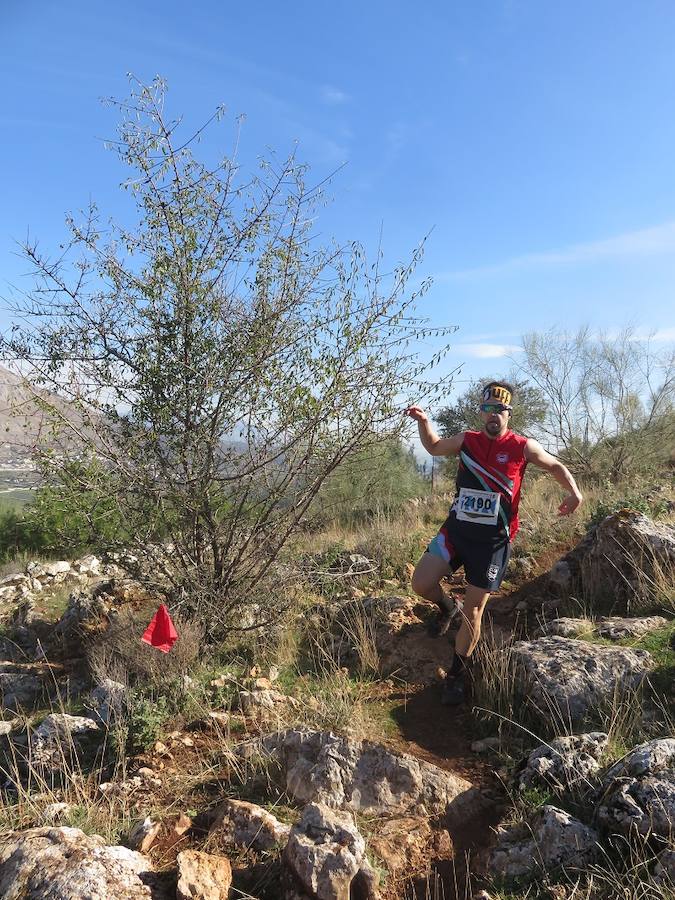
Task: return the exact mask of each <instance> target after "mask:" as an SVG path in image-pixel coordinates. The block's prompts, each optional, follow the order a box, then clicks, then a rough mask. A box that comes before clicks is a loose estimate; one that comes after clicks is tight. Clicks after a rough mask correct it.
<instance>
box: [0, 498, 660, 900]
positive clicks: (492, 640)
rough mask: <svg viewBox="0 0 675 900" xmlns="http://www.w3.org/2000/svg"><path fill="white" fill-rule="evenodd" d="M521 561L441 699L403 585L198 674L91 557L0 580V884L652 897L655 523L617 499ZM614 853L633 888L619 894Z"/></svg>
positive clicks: (436, 668)
mask: <svg viewBox="0 0 675 900" xmlns="http://www.w3.org/2000/svg"><path fill="white" fill-rule="evenodd" d="M367 562H368V561H367V560H366V561H365V562H364V561H363V559H360V560H359V558H357V557H354V558H350V560H349V566H350V571H351V568H354V569H355V570H358V568H359V566H360V565H361V564H363V570H364V571H367V565H366V564H367ZM544 562H545V563H546V568H545V570H542V560H539V561H538V560H535V559H533V558H531V557H527V556H526V555H522V554H521V555H519V556H517V557H516V559H515V560H514V565H513V570H512V572H513V574H512V575H511V578H512V582H511V586H510V587H509V588H508V589H505V590H504V591H503V592H502V593H500V594H499V595H497V596H496V597H494V598H493V599H492V600H491V601H490V606H489V614H488V616H487V622H486V633H485V639H484V643H483V648H482V650H481V653H480V654H479V658H478V660H477V662H476V665H475V669H474V686H473V695H472V700H471V702H469V703H467V704H465V705H464V706H462V707H460V708H457V709H447V708H444V707H442V706H441V705H440V702H439V701H440V682H441V679H442V677H443V668H444V666H446V665H447V664H448V662H449V658H450V650H449V644H448V639H447V638H444V639H439V638H434V637H432V636H431V634H430V630H429V627H428V626H429V623H430V621H431V619H432V617H433V610H432V608H431V606H430V605H429V604H427V603H425V602H423V601H420V600H418V599H416V598H414V597H412V596H411V595H410V593H409V592H408V591H406V590H405V589H402V588H405V586H404V585H399V586H398V588H399V590H398V591H396V590H395V588H396V587H397V585H391V588H392V589H391V590H389V591H386V590H385V591H382V590H380V591H378V593H377V594H376V595H372V596H371V595H369V594H368V593H367V592H365V593H364V592H363V591H360V590H356V589H355V590H352V591H351V595H350V594H349V593H348V594H347V595H345V596H342V597H339V598H337V599H335V600H333V601H332V602H331V603H330V604H317V605H315V606H312V607H310V608H308V609H306V610H305V611H304V612H303V614H302V616H301V618H302V625H303V627H304V628H305V629H306V631H309V632H311V631H314V632H316V633H319V634H321V636H322V643H321V647H322V650H323V652H325V654H326V659H328V658H329V659H330V660H331V661H332V664H333V666H332V668H330V671H329V673H328V674H329V676H330V677H324V676H326V672H325V671H324V670H321V673H320V674H321V675H322V678H318V677H317V675H316V672H314V673H313V674H312V673H311V672H309V671H301V672H300V674H299V675H298V676H297V677H294V678H293V679H290V678H289V677H287V674H286V673H285V672H284V671H283V667H279V666H276V665H273V664H272V665H267V664H266V665H265V666H262V667H261V666H260V665H257V666H253V665H251V663H250V661H248V662H243V661H240V662H239V663H238V665H237V666H232V665H231V664H230V663H228V662H227V661H223V662H222V663H220V662H216V663H214V664H213V666H212V667H211V669H210V670H209V671H208V675H205V670H203V669H202V670H200V675H199V677H197V674H196V672H195V671H193V669H191V667H190V659H189V655H188V649H187V648H188V645H189V636H190V632H189V629H187V628H186V629H183V628H181V627H179V631H180V633H181V638H180V639H179V641H178V643H177V644H176V645H175V648H174V650H172V651H171V653H170V654H168V656H167V658H166V659H159V654H158V651H155V650H154V649H153V648H150V647H147V646H146V645H141V644H140V641H139V637H140V633H142V627H141V626H142V623H143V621H144V620H143V615H145V612H146V611H147V610H148V609H150V608H151V607H152V603H153V598H152V597H148V596H147V594H146V593H145V592H144V591H143V589H142V588H141V587H140V586H139V585H136V584H134V583H133V582H130V581H128V580H127V579H126V578H125V576H124V574H123V572H122V570H121V569H120V568H118V567H117V566H116V565H114V564H111V563H108V564H105V565H104V564H103V563H102V562H101V561H100V560H98V559H97V558H96V557H93V556H90V557H86V558H84V559H81V560H77V561H75V562H72V563H70V562H65V561H60V562H55V563H51V564H40V563H31V564H28V565H27V566H26V568H25V571H24V572H22V573H18V574H15V575H11V576H8V577H6V578H5V579H2V580H0V605H1V606H2V610H1V612H0V615H2V620H3V622H4V629H3V637H2V639H1V641H0V657H1V658H2V659H1V661H0V694H1V696H2V704H3V708H2V721H0V780H1V781H2V784H1V785H0V788H1V790H2V801H3V807H2V823H3V828H2V831H1V832H0V896H2V897H7V898H16V900H18V898H22V900H26V898H28V900H31V898H41V897H51V898H64V900H65V898H68V900H71V898H85V897H96V898H98V897H101V898H103V897H105V898H108V900H115V898H120V900H121V898H136V897H138V898H141V897H145V898H154V900H163V898H170V900H174V898H179V900H184V898H191V900H197V898H202V900H212V898H214V900H215V898H226V897H235V896H236V897H254V898H260V900H267V898H280V900H281V898H285V900H296V898H297V900H311V898H320V900H349V898H355V900H359V898H375V897H379V898H382V900H396V898H398V900H402V898H409V900H412V898H414V897H420V898H425V897H426V898H435V900H441V898H443V900H453V898H461V900H467V898H471V897H474V896H475V897H483V898H485V897H488V896H489V897H493V898H505V897H506V896H507V894H506V893H504V891H506V890H508V891H510V893H509V894H508V896H509V897H511V898H515V897H523V898H524V897H525V896H527V897H530V898H534V897H541V898H549V900H553V898H555V900H563V898H565V897H570V898H572V897H573V896H574V897H575V898H576V897H589V898H590V897H598V898H600V897H607V898H609V897H613V896H625V897H630V896H636V897H637V896H645V897H646V896H649V897H661V896H662V897H663V898H665V897H667V896H669V894H668V893H667V891H668V890H669V889H670V888H669V885H670V884H671V880H672V879H673V878H675V862H674V860H675V845H671V839H672V833H671V823H672V822H673V821H674V816H675V737H673V735H672V720H671V718H670V714H671V705H672V701H673V695H672V674H673V672H672V666H673V662H672V659H671V655H670V654H671V648H670V641H671V639H672V635H673V633H675V629H674V627H673V622H672V618H673V617H672V599H673V598H672V590H671V593H670V603H668V602H666V601H667V596H668V595H667V590H668V584H667V583H666V582H667V578H668V577H670V576H672V573H673V571H675V529H673V528H672V527H669V526H665V525H662V524H655V523H652V522H650V521H649V520H648V519H646V518H645V517H644V516H638V515H635V514H627V513H626V514H619V515H616V516H613V517H610V519H607V520H605V521H604V522H602V523H601V524H600V525H599V526H598V527H597V528H596V529H595V530H594V531H593V532H592V533H591V534H589V536H588V537H587V539H585V540H584V541H582V543H581V545H579V547H576V548H574V549H573V550H571V551H570V552H569V553H567V554H564V555H563V556H562V558H561V559H559V560H558V561H557V562H556V561H555V560H544ZM554 562H555V564H554V565H552V567H550V571H549V566H550V564H551V563H554ZM664 578H665V579H666V582H664ZM591 584H592V588H591ZM657 584H658V586H659V591H661V593H655V587H654V586H655V585H657ZM650 585H651V591H649V590H647V588H649V586H650ZM452 587H454V588H457V589H459V588H460V587H461V582H460V579H459V578H457V579H455V580H454V584H453V585H452ZM670 588H671V589H672V581H671V582H670ZM664 591H665V592H666V593H664ZM591 593H592V596H593V597H594V598H595V600H596V604H595V606H594V607H593V609H588V608H587V609H584V610H583V612H584V615H570V614H569V613H571V612H573V611H574V610H573V604H572V603H571V602H570V598H571V597H574V596H576V597H579V596H584V595H586V594H587V595H589V596H590V595H591ZM601 595H602V596H603V597H604V598H605V599H604V606H603V605H602V604H601V602H600V600H599V599H598V598H600V597H601ZM59 596H60V597H62V598H63V600H64V603H63V604H62V607H63V608H62V609H60V611H59V613H60V614H59V615H58V616H57V617H54V616H53V615H51V613H53V611H54V609H55V604H54V598H55V597H59ZM607 598H609V599H607ZM612 598H614V599H612ZM655 598H656V599H655ZM650 604H651V605H650ZM598 610H602V611H603V613H604V614H603V615H600V614H599V613H598ZM589 613H590V614H589ZM655 613H658V614H655ZM139 627H140V632H139V631H138V628H139ZM134 629H136V631H134ZM126 631H129V635H128V638H129V642H130V646H133V647H134V648H135V649H134V653H136V654H138V660H140V662H139V661H138V660H136V661H135V662H134V665H135V666H136V669H135V677H136V683H134V680H133V678H131V677H130V676H129V671H126V672H125V670H124V666H122V667H120V664H119V660H120V659H125V658H128V657H124V656H123V655H121V656H120V654H121V650H119V647H120V646H122V645H121V644H120V643H119V641H120V635H124V634H125V632H126ZM92 648H93V650H92ZM113 648H117V649H116V650H115V653H117V656H115V653H113ZM125 652H126V651H125ZM181 654H183V655H182V656H181ZM153 655H154V656H153ZM141 664H142V665H143V666H146V668H145V669H143V668H139V666H141ZM162 667H164V668H162ZM366 670H367V671H368V677H365V676H364V672H365V671H366ZM162 678H166V683H167V685H168V684H169V681H171V684H172V685H174V684H178V685H179V687H180V690H181V692H182V693H181V696H182V697H184V698H186V699H185V706H184V714H182V715H178V714H176V715H175V717H174V718H172V717H171V716H166V715H163V716H162V717H161V724H160V725H157V722H159V721H160V716H159V713H160V711H161V710H160V709H159V707H160V706H161V702H160V699H159V698H160V697H161V692H160V693H159V694H157V695H154V696H156V698H157V699H156V700H155V701H154V706H153V703H146V704H145V705H143V704H140V705H139V701H138V696H139V688H138V686H137V684H138V682H141V683H142V681H143V679H147V680H152V679H159V681H161V679H162ZM141 686H142V684H141ZM355 694H356V695H358V696H357V701H358V702H357V701H355V699H354V698H355ZM144 702H145V701H144ZM343 707H344V709H343ZM363 716H365V719H363V720H362V718H363ZM366 720H367V722H368V723H370V724H369V727H368V728H364V726H363V721H366ZM324 726H325V727H324ZM328 726H330V727H328ZM631 741H632V743H631ZM97 832H98V833H97ZM626 848H631V849H630V854H629V856H630V859H631V860H632V862H631V866H632V870H636V868H637V869H639V873H638V876H639V879H640V880H641V882H643V883H647V882H648V883H649V886H650V887H649V889H650V890H651V891H652V893H649V894H646V893H645V894H631V893H630V892H629V893H626V892H625V891H624V888H623V887H622V888H621V891H622V892H621V893H619V892H618V888H617V884H619V883H621V884H622V885H623V883H624V882H625V884H627V885H630V884H631V881H630V879H631V877H633V876H632V875H631V872H630V871H628V869H627V868H626V867H625V866H624V865H623V863H622V860H623V859H626V858H627V851H626ZM638 858H639V866H637V867H636V866H635V860H636V859H638ZM608 860H609V861H610V864H611V866H613V867H614V868H615V872H614V875H613V878H614V881H613V888H612V884H610V885H609V887H608V888H607V891H609V892H605V893H602V891H603V890H604V889H605V888H604V887H603V885H604V881H603V879H604V878H605V876H604V875H603V874H602V873H603V871H605V870H603V869H602V866H603V865H606V864H607V861H608ZM622 866H623V868H622ZM596 870H597V874H596V876H594V878H595V880H594V881H593V879H591V881H593V884H591V886H590V888H589V887H588V884H589V878H588V873H589V872H594V871H596ZM584 885H585V887H584ZM593 885H595V887H594V886H593ZM580 886H581V887H580ZM596 888H597V890H598V891H599V892H597V893H595V894H594V893H592V891H593V890H596ZM582 889H583V890H587V893H579V891H581V890H582ZM612 889H614V890H615V893H614V894H612V893H611V890H612ZM626 890H630V887H628V888H626ZM575 891H576V893H575ZM659 891H661V893H659Z"/></svg>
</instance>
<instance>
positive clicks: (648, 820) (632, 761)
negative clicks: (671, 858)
mask: <svg viewBox="0 0 675 900" xmlns="http://www.w3.org/2000/svg"><path fill="white" fill-rule="evenodd" d="M597 819H598V822H599V823H600V824H601V825H603V826H604V827H605V828H606V829H607V830H608V831H611V832H618V833H620V834H623V835H626V836H631V835H635V836H638V835H639V836H640V837H642V838H645V837H648V836H651V837H657V838H662V839H664V840H669V839H671V838H672V837H673V835H674V834H675V828H674V827H673V826H674V823H675V738H661V739H657V740H653V741H647V742H646V743H644V744H640V745H639V746H638V747H636V748H635V749H634V750H633V751H631V752H630V753H629V754H628V755H627V756H625V757H624V758H623V759H621V760H620V761H619V762H618V763H616V764H615V765H613V766H612V767H611V768H610V769H609V770H608V771H607V773H606V774H605V776H604V778H603V786H602V793H601V796H600V801H599V803H598V807H597Z"/></svg>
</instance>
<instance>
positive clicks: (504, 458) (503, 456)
mask: <svg viewBox="0 0 675 900" xmlns="http://www.w3.org/2000/svg"><path fill="white" fill-rule="evenodd" d="M495 459H496V460H497V462H498V463H505V462H508V461H509V454H508V453H498V454H497V456H496V457H495Z"/></svg>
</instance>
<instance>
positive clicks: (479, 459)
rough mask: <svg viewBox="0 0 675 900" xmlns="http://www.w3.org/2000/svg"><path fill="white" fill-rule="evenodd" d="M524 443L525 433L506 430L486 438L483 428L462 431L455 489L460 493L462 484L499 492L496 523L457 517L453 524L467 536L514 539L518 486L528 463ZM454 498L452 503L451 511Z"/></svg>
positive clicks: (484, 538)
mask: <svg viewBox="0 0 675 900" xmlns="http://www.w3.org/2000/svg"><path fill="white" fill-rule="evenodd" d="M526 444H527V438H526V437H523V436H522V435H520V434H514V433H513V432H512V431H507V432H506V433H505V434H503V435H502V436H501V437H498V438H489V437H488V436H487V434H486V433H485V432H484V431H467V432H465V433H464V441H463V443H462V447H461V450H460V453H459V468H458V470H457V482H456V483H457V493H458V494H459V491H460V489H461V488H463V487H464V488H471V489H473V490H479V491H497V492H498V493H499V495H500V496H499V515H498V518H497V524H496V525H484V524H477V523H474V522H464V521H460V520H457V522H456V527H457V528H459V529H460V531H462V532H465V533H466V534H467V536H469V537H471V538H475V539H476V540H493V539H498V538H500V537H506V538H508V539H509V540H513V538H514V537H515V536H516V532H517V531H518V504H519V502H520V486H521V483H522V480H523V474H524V473H525V468H526V467H527V460H526V459H525V445H526ZM456 502H457V501H455V504H453V511H454V510H455V505H456ZM453 511H451V516H452V514H453ZM454 518H456V516H454Z"/></svg>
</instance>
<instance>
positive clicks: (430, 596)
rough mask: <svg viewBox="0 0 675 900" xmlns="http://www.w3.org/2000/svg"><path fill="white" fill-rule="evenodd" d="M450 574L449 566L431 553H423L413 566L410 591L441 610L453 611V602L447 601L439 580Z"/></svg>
mask: <svg viewBox="0 0 675 900" xmlns="http://www.w3.org/2000/svg"><path fill="white" fill-rule="evenodd" d="M449 574H450V566H449V565H448V564H447V563H446V562H445V560H442V559H441V558H440V557H439V556H434V554H433V553H424V554H423V555H422V557H421V559H420V561H419V562H418V563H417V565H416V566H415V571H414V572H413V577H412V589H413V591H414V592H415V593H416V594H419V596H420V597H424V599H425V600H430V601H431V602H432V603H435V604H436V605H437V606H440V608H441V609H444V610H451V609H453V606H454V604H453V601H452V600H451V599H448V597H447V596H446V594H445V591H444V590H443V588H442V587H441V578H445V577H446V576H447V575H449Z"/></svg>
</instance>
